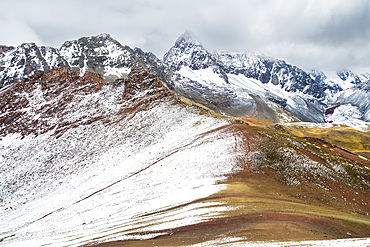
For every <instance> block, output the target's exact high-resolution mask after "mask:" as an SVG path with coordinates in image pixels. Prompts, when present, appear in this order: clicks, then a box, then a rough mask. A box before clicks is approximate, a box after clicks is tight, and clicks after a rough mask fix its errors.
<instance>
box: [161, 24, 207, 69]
mask: <svg viewBox="0 0 370 247" xmlns="http://www.w3.org/2000/svg"><path fill="white" fill-rule="evenodd" d="M163 61H164V62H165V63H167V64H168V65H170V67H171V68H172V69H173V70H175V71H178V70H180V69H181V68H182V67H184V66H189V67H190V68H191V69H193V70H199V69H206V68H208V67H212V65H213V64H214V59H213V58H212V55H211V54H210V53H209V52H208V51H207V50H206V49H205V48H204V47H203V45H202V44H201V43H200V42H199V41H198V40H197V39H196V38H195V37H194V35H193V34H192V33H191V32H190V31H186V32H185V33H183V34H182V35H181V36H180V37H179V38H178V39H177V40H176V42H175V44H174V46H172V47H171V48H170V50H169V51H168V52H166V53H165V54H164V56H163Z"/></svg>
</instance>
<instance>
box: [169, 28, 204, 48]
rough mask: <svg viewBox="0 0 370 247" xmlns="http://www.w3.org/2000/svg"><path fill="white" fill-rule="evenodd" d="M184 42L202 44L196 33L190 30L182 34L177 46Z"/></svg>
mask: <svg viewBox="0 0 370 247" xmlns="http://www.w3.org/2000/svg"><path fill="white" fill-rule="evenodd" d="M182 44H186V45H196V46H202V44H201V43H200V42H199V40H198V39H197V38H196V37H195V35H194V33H193V32H191V31H190V30H186V31H185V33H183V34H182V35H180V37H179V38H178V39H177V40H176V42H175V46H180V45H182Z"/></svg>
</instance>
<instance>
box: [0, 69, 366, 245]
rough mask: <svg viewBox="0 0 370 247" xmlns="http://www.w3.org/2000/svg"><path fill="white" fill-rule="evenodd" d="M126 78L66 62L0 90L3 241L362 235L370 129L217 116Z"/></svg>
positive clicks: (151, 78) (167, 241) (164, 241)
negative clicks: (84, 69)
mask: <svg viewBox="0 0 370 247" xmlns="http://www.w3.org/2000/svg"><path fill="white" fill-rule="evenodd" d="M124 77H125V78H121V79H118V80H115V81H112V82H107V81H105V80H104V77H103V76H102V75H100V74H98V73H93V72H85V73H84V74H83V75H81V74H80V72H78V71H71V70H69V69H68V68H66V67H61V68H54V69H50V70H49V71H48V72H41V73H36V74H34V75H32V76H30V77H29V78H27V79H25V80H22V81H20V82H13V83H9V84H8V85H7V86H5V87H3V88H2V89H1V90H0V95H1V97H0V99H1V102H0V109H1V115H0V137H1V139H0V154H1V155H0V164H1V166H0V173H1V174H0V175H1V177H2V179H1V181H0V198H1V199H0V202H1V203H0V229H1V230H0V239H1V241H2V244H3V245H4V246H41V245H46V246H91V245H96V244H100V243H106V242H111V243H109V245H111V246H127V245H135V246H137V245H142V246H146V245H148V244H150V245H153V243H154V244H156V245H165V246H184V245H196V244H204V245H212V244H216V243H224V244H227V243H234V244H240V243H242V244H248V243H250V241H259V240H263V241H268V240H279V241H285V240H296V241H302V240H322V239H343V238H369V237H370V234H369V233H370V218H369V213H370V210H369V209H370V207H369V203H370V169H369V168H370V162H369V159H370V156H369V155H368V151H369V146H368V143H370V141H369V140H370V139H369V129H368V126H367V125H363V126H361V129H354V128H351V127H348V126H342V125H337V129H330V131H331V132H330V134H328V132H327V131H329V130H328V129H327V128H326V127H327V125H322V126H320V125H312V124H311V125H307V124H306V126H305V125H304V124H286V125H279V124H273V123H271V122H264V121H260V120H257V119H251V118H242V119H236V118H232V117H225V116H222V115H219V114H216V113H215V112H214V111H212V110H211V109H209V108H208V107H206V106H203V105H201V104H199V103H196V102H194V101H192V100H189V99H187V98H185V97H183V96H180V95H179V94H177V93H175V92H174V91H172V90H171V89H169V88H168V87H167V85H166V83H164V82H163V80H161V79H160V77H158V76H157V75H155V74H153V73H149V72H148V70H144V69H142V68H137V67H135V66H133V67H131V68H130V70H129V71H128V72H127V75H125V76H124ZM332 126H333V125H331V127H332ZM339 134H341V135H343V136H347V137H349V138H350V139H351V140H356V141H355V143H354V142H353V141H348V139H346V138H343V139H344V140H343V139H340V138H339V137H340V135H339ZM335 136H338V138H335ZM355 138H356V139H355ZM114 241H121V242H114ZM343 241H344V240H343ZM357 241H358V242H357V243H361V241H362V242H365V244H366V243H369V240H368V239H364V240H357ZM343 243H347V242H343ZM261 245H264V243H261Z"/></svg>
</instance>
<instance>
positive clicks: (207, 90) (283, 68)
mask: <svg viewBox="0 0 370 247" xmlns="http://www.w3.org/2000/svg"><path fill="white" fill-rule="evenodd" d="M56 67H66V68H67V69H69V70H71V71H77V72H78V74H79V75H83V74H84V72H86V71H90V72H96V73H99V74H101V75H103V78H104V80H106V81H108V82H111V81H114V80H115V79H117V78H124V77H125V76H127V74H128V73H129V72H130V70H131V69H132V68H141V69H144V70H147V71H149V72H152V73H155V74H156V75H158V76H159V77H160V78H161V79H162V80H163V81H165V82H166V83H167V85H168V86H169V87H170V88H171V89H173V90H174V91H176V92H177V93H179V94H180V95H182V96H184V97H188V98H190V99H192V100H194V101H195V102H198V103H200V104H203V105H205V106H206V107H208V108H210V109H212V110H214V111H216V112H218V113H220V114H224V115H229V116H234V117H254V118H259V119H262V120H268V121H272V122H286V121H288V122H289V121H309V122H323V121H325V119H326V118H327V117H326V116H325V111H326V109H328V108H331V107H336V106H339V105H342V104H350V105H352V106H353V107H355V108H356V109H357V110H358V111H359V112H360V117H359V118H356V119H353V120H356V121H370V118H369V115H370V113H369V112H370V102H369V100H368V98H369V97H368V96H369V95H368V93H367V91H366V90H365V91H364V90H363V89H362V88H363V87H365V86H366V85H367V83H368V81H369V79H370V75H369V74H364V75H354V74H353V73H352V72H350V71H342V72H340V73H338V74H337V77H336V78H334V79H333V78H328V77H327V76H326V75H325V74H324V73H322V72H320V71H310V72H305V71H303V70H302V69H299V68H298V67H296V66H293V65H289V64H287V63H286V62H285V61H283V60H278V59H274V58H270V57H267V56H264V55H261V54H252V53H237V52H209V51H207V50H206V49H205V48H204V47H203V46H202V44H201V43H200V42H199V41H198V40H197V39H196V38H194V36H193V35H192V33H191V32H190V31H187V32H185V33H184V34H183V35H181V36H180V37H179V38H178V39H177V40H176V42H175V44H174V46H173V47H172V48H171V49H170V50H169V51H168V52H167V53H166V54H165V55H164V57H163V60H160V59H159V58H157V57H156V56H155V55H154V54H153V53H151V52H144V51H142V50H141V49H140V48H134V49H132V48H130V47H129V46H127V45H126V46H123V45H121V44H120V43H119V42H118V41H116V40H114V39H113V38H112V37H111V36H110V35H108V34H101V35H97V36H91V37H82V38H80V39H78V40H72V41H66V42H64V44H63V45H62V46H61V47H60V48H53V47H44V46H41V47H38V46H37V45H36V44H33V43H26V44H22V45H21V46H18V47H5V46H2V47H1V49H0V87H2V86H5V85H7V84H9V83H11V82H14V81H20V80H22V79H24V78H28V77H29V76H31V75H33V74H35V73H38V72H42V71H45V72H47V71H49V70H50V69H52V68H56ZM351 92H352V93H351ZM355 92H356V93H357V94H358V93H360V95H361V96H362V98H361V100H358V98H356V99H355V97H350V96H349V95H353V94H354V93H355ZM334 109H336V108H334ZM346 119H348V120H351V119H352V118H351V117H350V116H348V118H346ZM338 121H339V120H338Z"/></svg>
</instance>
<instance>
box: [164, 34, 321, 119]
mask: <svg viewBox="0 0 370 247" xmlns="http://www.w3.org/2000/svg"><path fill="white" fill-rule="evenodd" d="M163 61H164V62H165V63H166V64H167V65H168V66H169V67H170V68H171V69H172V70H173V71H176V73H174V76H173V78H172V83H173V87H174V88H175V90H176V91H177V92H179V93H180V94H183V95H186V96H187V97H190V98H193V99H195V100H200V101H201V102H202V103H203V104H206V105H207V106H209V107H210V108H212V106H213V108H215V107H216V108H218V109H220V110H221V111H222V112H223V113H225V114H227V115H232V116H237V117H242V116H250V117H256V118H261V119H267V120H270V121H273V122H279V121H292V120H297V119H300V120H305V121H314V122H321V121H323V119H322V113H323V110H324V109H325V107H326V104H325V103H323V102H325V99H326V94H325V92H324V90H323V87H322V86H321V84H319V83H318V82H316V81H315V80H313V79H312V78H311V77H310V76H309V75H308V74H307V73H306V72H304V71H303V70H301V69H299V68H297V67H295V66H291V65H289V64H286V63H285V62H284V61H282V60H277V59H273V58H269V57H266V56H264V55H256V54H247V53H229V52H213V53H210V52H208V51H207V50H206V49H205V48H204V47H203V46H202V45H201V44H200V42H199V41H197V40H196V39H195V38H194V37H193V36H192V35H191V33H190V32H186V33H184V34H183V35H181V36H180V37H179V38H178V39H177V41H176V42H175V45H174V46H173V47H172V48H171V49H170V50H169V51H168V52H167V53H166V54H165V55H164V57H163Z"/></svg>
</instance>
